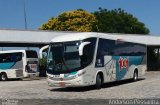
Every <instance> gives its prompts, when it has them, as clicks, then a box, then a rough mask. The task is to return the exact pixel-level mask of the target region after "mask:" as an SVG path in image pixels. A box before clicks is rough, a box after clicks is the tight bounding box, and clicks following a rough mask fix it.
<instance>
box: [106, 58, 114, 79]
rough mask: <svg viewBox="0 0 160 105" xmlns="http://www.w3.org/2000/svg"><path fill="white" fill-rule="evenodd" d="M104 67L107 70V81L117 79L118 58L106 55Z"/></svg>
mask: <svg viewBox="0 0 160 105" xmlns="http://www.w3.org/2000/svg"><path fill="white" fill-rule="evenodd" d="M104 67H105V70H106V76H107V81H115V80H116V60H114V59H112V56H104Z"/></svg>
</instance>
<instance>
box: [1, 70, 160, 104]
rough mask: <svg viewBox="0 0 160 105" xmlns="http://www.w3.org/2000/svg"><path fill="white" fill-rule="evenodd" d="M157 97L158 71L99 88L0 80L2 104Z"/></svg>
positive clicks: (90, 101) (103, 100)
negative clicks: (54, 86) (133, 79)
mask: <svg viewBox="0 0 160 105" xmlns="http://www.w3.org/2000/svg"><path fill="white" fill-rule="evenodd" d="M49 89H50V90H49ZM158 98H159V99H160V71H158V72H155V71H152V72H147V73H146V75H145V78H141V79H139V81H137V82H132V81H131V80H125V81H118V82H112V83H106V84H104V85H103V86H102V88H101V89H100V90H96V89H94V87H93V86H89V87H83V88H52V89H51V88H49V87H48V84H47V81H46V79H45V78H41V79H40V80H31V81H30V80H24V81H22V80H10V81H5V82H2V81H0V99H1V101H0V104H1V103H2V104H3V105H7V104H8V103H10V104H11V103H12V104H11V105H22V104H23V105H44V104H45V105H97V104H99V105H101V104H102V105H103V104H106V105H107V104H108V102H109V100H108V99H158ZM6 103H7V104H6ZM112 104H113V103H112ZM8 105H9V104H8Z"/></svg>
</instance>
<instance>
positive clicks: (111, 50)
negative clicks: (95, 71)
mask: <svg viewBox="0 0 160 105" xmlns="http://www.w3.org/2000/svg"><path fill="white" fill-rule="evenodd" d="M145 54H146V47H145V46H144V45H142V44H137V43H130V42H124V41H116V40H108V39H99V43H98V50H97V57H96V65H95V66H96V67H103V66H104V56H144V55H145Z"/></svg>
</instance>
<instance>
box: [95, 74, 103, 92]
mask: <svg viewBox="0 0 160 105" xmlns="http://www.w3.org/2000/svg"><path fill="white" fill-rule="evenodd" d="M101 85H102V77H101V75H100V74H98V75H97V77H96V85H95V88H96V89H101Z"/></svg>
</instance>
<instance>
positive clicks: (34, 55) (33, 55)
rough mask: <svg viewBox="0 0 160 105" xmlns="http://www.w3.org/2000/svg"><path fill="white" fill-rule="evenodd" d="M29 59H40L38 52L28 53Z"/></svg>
mask: <svg viewBox="0 0 160 105" xmlns="http://www.w3.org/2000/svg"><path fill="white" fill-rule="evenodd" d="M26 56H27V58H38V55H37V52H36V51H26Z"/></svg>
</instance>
